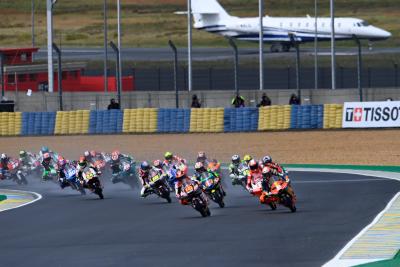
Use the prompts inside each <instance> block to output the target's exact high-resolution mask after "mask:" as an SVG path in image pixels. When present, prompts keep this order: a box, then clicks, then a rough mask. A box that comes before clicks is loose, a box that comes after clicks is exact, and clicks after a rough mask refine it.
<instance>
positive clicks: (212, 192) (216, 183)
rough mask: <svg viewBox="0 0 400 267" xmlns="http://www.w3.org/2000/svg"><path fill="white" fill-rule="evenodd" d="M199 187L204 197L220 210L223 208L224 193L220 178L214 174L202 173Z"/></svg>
mask: <svg viewBox="0 0 400 267" xmlns="http://www.w3.org/2000/svg"><path fill="white" fill-rule="evenodd" d="M200 184H201V187H202V189H203V191H204V192H205V193H206V195H207V196H208V197H209V198H210V199H211V200H212V201H214V202H215V203H217V204H218V205H219V207H220V208H223V207H225V203H224V193H223V191H222V188H221V178H220V176H218V174H216V173H214V172H210V171H207V172H203V173H202V174H201V180H200Z"/></svg>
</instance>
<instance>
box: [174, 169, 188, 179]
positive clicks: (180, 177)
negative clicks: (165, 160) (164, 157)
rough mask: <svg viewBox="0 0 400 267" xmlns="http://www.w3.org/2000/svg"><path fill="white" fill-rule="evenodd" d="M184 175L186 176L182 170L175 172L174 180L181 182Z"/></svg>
mask: <svg viewBox="0 0 400 267" xmlns="http://www.w3.org/2000/svg"><path fill="white" fill-rule="evenodd" d="M185 175H186V173H185V171H183V170H178V171H177V172H176V175H175V178H176V179H177V180H181V179H182V178H183V177H185Z"/></svg>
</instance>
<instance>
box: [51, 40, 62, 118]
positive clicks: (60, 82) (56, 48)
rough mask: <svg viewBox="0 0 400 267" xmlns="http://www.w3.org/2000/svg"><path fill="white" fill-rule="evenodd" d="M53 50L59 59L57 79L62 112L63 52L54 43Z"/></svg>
mask: <svg viewBox="0 0 400 267" xmlns="http://www.w3.org/2000/svg"><path fill="white" fill-rule="evenodd" d="M53 49H54V50H55V51H56V53H57V57H58V62H57V63H58V73H57V78H58V80H57V81H58V97H59V102H60V110H61V111H62V110H63V99H62V67H61V50H60V49H59V48H58V47H57V45H56V44H55V43H53Z"/></svg>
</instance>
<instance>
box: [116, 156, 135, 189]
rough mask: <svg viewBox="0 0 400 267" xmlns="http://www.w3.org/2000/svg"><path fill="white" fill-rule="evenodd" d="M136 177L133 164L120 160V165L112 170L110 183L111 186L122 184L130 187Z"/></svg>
mask: <svg viewBox="0 0 400 267" xmlns="http://www.w3.org/2000/svg"><path fill="white" fill-rule="evenodd" d="M135 177H136V170H135V163H131V162H129V161H128V160H121V162H120V164H119V165H117V166H115V167H113V168H112V177H111V182H112V183H113V184H116V183H119V182H123V183H125V184H129V185H132V183H133V181H134V178H135Z"/></svg>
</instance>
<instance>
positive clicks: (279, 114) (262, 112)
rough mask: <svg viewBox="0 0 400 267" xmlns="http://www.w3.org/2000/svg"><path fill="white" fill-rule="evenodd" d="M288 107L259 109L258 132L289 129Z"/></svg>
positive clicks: (289, 115) (289, 112) (289, 109)
mask: <svg viewBox="0 0 400 267" xmlns="http://www.w3.org/2000/svg"><path fill="white" fill-rule="evenodd" d="M291 108H292V106H290V105H283V106H268V107H262V108H260V109H259V111H258V112H259V114H258V130H259V131H265V130H286V129H289V128H290V120H291Z"/></svg>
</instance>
